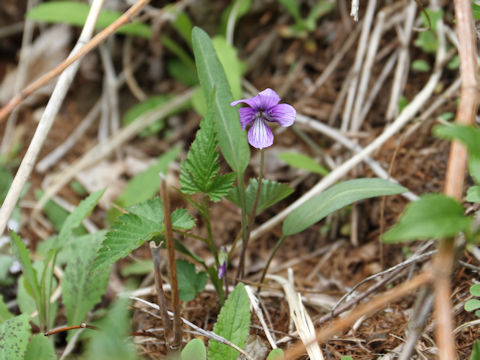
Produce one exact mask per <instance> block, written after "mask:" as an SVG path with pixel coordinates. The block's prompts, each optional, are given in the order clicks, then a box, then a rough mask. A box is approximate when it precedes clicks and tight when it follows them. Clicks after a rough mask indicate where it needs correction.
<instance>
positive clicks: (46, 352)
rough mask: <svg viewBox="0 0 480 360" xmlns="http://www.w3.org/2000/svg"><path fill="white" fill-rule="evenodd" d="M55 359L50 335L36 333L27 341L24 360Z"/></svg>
mask: <svg viewBox="0 0 480 360" xmlns="http://www.w3.org/2000/svg"><path fill="white" fill-rule="evenodd" d="M39 359H42V360H56V359H57V355H56V354H55V348H54V346H53V339H52V337H50V338H49V337H46V336H45V335H43V334H37V335H34V336H33V337H32V340H30V342H29V343H28V346H27V352H26V353H25V360H39Z"/></svg>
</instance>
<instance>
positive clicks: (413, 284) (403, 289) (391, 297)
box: [285, 271, 433, 359]
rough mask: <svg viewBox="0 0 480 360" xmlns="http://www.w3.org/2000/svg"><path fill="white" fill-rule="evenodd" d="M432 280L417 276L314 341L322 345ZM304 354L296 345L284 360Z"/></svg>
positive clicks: (425, 275)
mask: <svg viewBox="0 0 480 360" xmlns="http://www.w3.org/2000/svg"><path fill="white" fill-rule="evenodd" d="M432 279H433V276H432V274H431V273H430V272H428V271H426V272H423V273H421V274H420V275H417V276H416V277H414V278H413V279H412V280H410V281H408V282H406V283H403V284H401V285H399V286H397V287H395V288H394V289H392V290H391V291H389V292H386V293H384V294H382V295H380V296H377V297H376V298H375V299H373V300H371V301H370V302H368V303H365V304H363V305H360V306H359V307H357V308H356V309H355V310H353V311H352V312H351V313H350V314H348V315H347V316H345V317H344V318H341V319H337V320H335V321H333V322H332V323H331V324H330V325H328V326H326V327H325V328H323V329H322V330H320V331H318V332H317V335H316V339H315V340H314V341H317V342H319V343H323V342H325V341H327V340H328V339H330V338H331V337H332V336H333V335H335V334H338V333H339V332H341V331H344V330H346V329H347V328H349V327H351V326H352V325H353V324H354V323H355V322H356V321H357V320H358V319H359V318H360V317H362V316H365V315H372V314H374V313H376V312H378V311H380V310H382V309H383V308H384V307H386V306H388V305H389V304H390V303H391V302H393V301H398V300H399V299H400V298H402V297H405V296H408V295H411V294H412V292H414V291H415V290H416V289H418V288H420V287H422V286H424V285H426V284H428V283H429V282H431V281H432ZM304 352H305V346H304V345H303V344H301V343H298V342H297V343H296V344H295V345H293V346H292V347H291V348H290V349H288V350H287V351H286V352H285V359H297V358H298V357H299V356H300V355H301V354H303V353H304Z"/></svg>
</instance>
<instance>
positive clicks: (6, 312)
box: [0, 294, 13, 324]
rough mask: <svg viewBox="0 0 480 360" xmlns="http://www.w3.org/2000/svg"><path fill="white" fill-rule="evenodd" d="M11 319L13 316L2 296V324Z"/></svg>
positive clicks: (0, 317)
mask: <svg viewBox="0 0 480 360" xmlns="http://www.w3.org/2000/svg"><path fill="white" fill-rule="evenodd" d="M11 318H13V314H12V313H11V312H10V310H8V307H7V304H5V301H4V300H3V295H2V294H0V324H1V323H2V322H4V321H5V320H8V319H11Z"/></svg>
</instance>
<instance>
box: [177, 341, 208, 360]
mask: <svg viewBox="0 0 480 360" xmlns="http://www.w3.org/2000/svg"><path fill="white" fill-rule="evenodd" d="M182 360H207V350H206V349H205V345H204V344H203V341H202V340H200V339H193V340H190V341H189V342H188V344H187V345H186V346H185V347H184V348H183V350H182Z"/></svg>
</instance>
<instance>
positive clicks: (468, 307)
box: [464, 299, 480, 311]
mask: <svg viewBox="0 0 480 360" xmlns="http://www.w3.org/2000/svg"><path fill="white" fill-rule="evenodd" d="M464 309H465V311H473V310H477V309H480V300H478V299H469V300H467V301H466V302H465V305H464Z"/></svg>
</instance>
